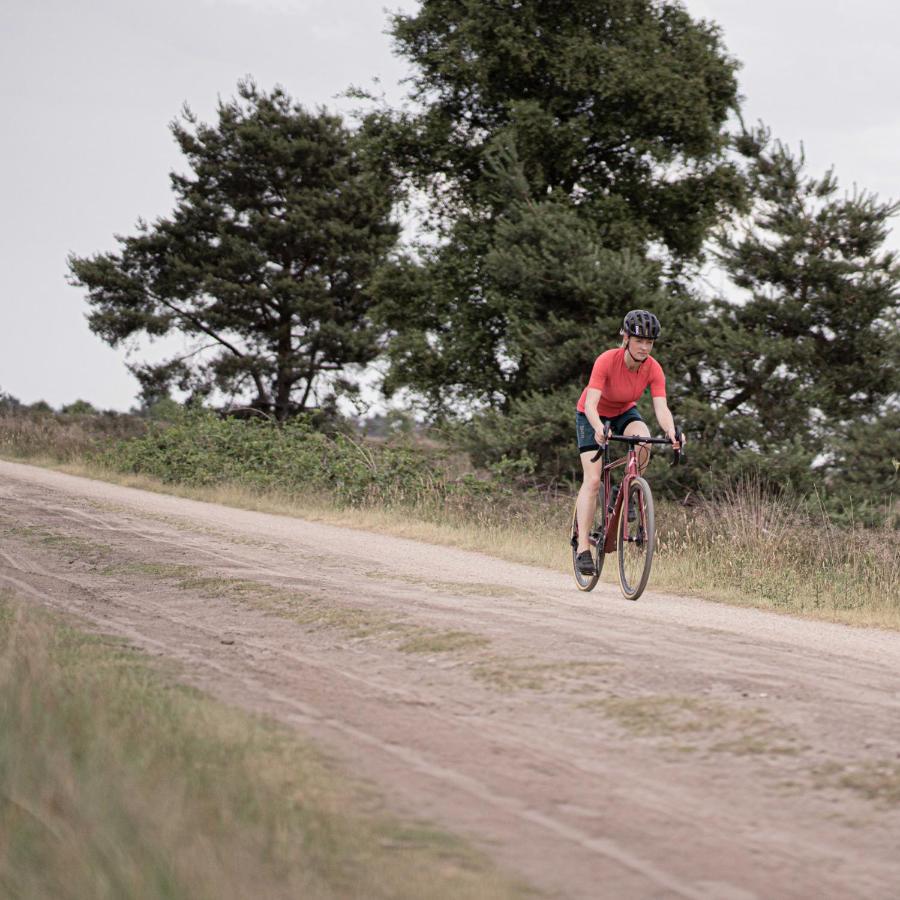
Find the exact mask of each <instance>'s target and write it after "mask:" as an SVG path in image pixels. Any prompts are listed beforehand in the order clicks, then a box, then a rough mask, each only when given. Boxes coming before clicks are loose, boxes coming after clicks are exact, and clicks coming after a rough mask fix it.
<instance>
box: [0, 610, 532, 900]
mask: <svg viewBox="0 0 900 900" xmlns="http://www.w3.org/2000/svg"><path fill="white" fill-rule="evenodd" d="M0 894H2V895H3V896H8V897H54V898H64V900H65V898H73V900H75V898H82V897H109V898H112V897H129V898H148V900H149V898H159V897H167V898H171V900H179V898H245V897H271V898H279V897H284V898H296V897H303V898H311V900H318V898H323V900H324V898H356V897H358V898H410V900H413V898H421V897H426V896H427V897H436V898H448V900H449V898H459V897H464V898H473V900H475V898H478V900H481V898H509V897H520V896H533V894H532V893H531V892H530V891H529V890H527V889H526V888H525V887H524V886H522V885H521V884H518V883H515V882H513V881H512V880H511V879H509V878H507V877H506V876H504V875H502V874H500V873H498V872H497V871H496V870H495V869H494V868H493V867H492V866H491V864H490V863H489V862H488V861H487V860H486V858H485V857H484V856H483V855H482V854H480V853H478V852H476V851H475V850H473V849H472V848H471V847H470V846H468V845H467V844H466V843H465V842H463V841H462V840H460V839H459V838H457V837H455V836H453V835H451V834H448V833H446V832H443V831H441V830H439V829H436V828H433V827H432V826H430V825H429V824H428V823H423V822H415V821H413V822H404V821H400V820H398V819H396V818H392V817H390V816H389V815H387V814H386V813H385V812H384V809H383V803H382V801H381V800H380V799H379V798H378V797H377V796H376V795H375V794H374V792H373V790H372V789H371V788H369V787H367V786H365V785H362V784H359V783H355V782H353V781H352V779H349V778H347V776H346V774H345V773H343V772H341V771H339V770H338V769H337V768H336V767H335V765H334V764H333V763H331V762H329V761H328V760H327V759H325V758H324V757H323V756H321V754H320V753H319V752H318V751H317V750H316V749H315V748H313V747H312V746H311V745H310V744H308V743H306V742H304V741H303V740H301V739H300V738H298V736H297V735H295V734H293V733H291V732H290V731H288V730H287V729H284V728H280V727H278V726H276V725H274V724H272V723H271V722H269V721H267V720H265V719H262V718H257V717H252V716H249V715H247V714H244V713H242V712H240V711H238V710H235V709H232V708H229V707H227V706H225V705H223V704H220V703H218V702H216V701H214V700H212V699H210V698H208V697H206V696H204V695H202V694H201V693H199V692H197V691H195V690H192V689H189V688H185V687H183V686H180V685H179V684H178V683H177V672H175V671H174V670H173V669H172V668H170V667H163V666H162V665H160V664H158V663H154V664H152V665H151V664H150V663H148V661H147V660H146V659H145V658H143V657H142V656H140V655H139V654H137V653H135V652H134V651H131V650H129V649H128V648H126V647H125V646H124V645H123V644H122V643H120V642H119V641H117V640H113V639H110V638H107V637H98V636H96V635H88V634H85V633H83V632H80V631H78V630H76V629H75V628H73V627H70V626H69V625H67V624H63V623H62V622H61V620H59V619H57V618H55V617H51V616H50V615H49V614H46V613H42V612H38V611H35V610H33V609H30V608H27V607H26V606H25V605H24V604H19V603H18V602H17V601H16V600H15V599H14V598H12V597H11V596H9V595H2V596H0Z"/></svg>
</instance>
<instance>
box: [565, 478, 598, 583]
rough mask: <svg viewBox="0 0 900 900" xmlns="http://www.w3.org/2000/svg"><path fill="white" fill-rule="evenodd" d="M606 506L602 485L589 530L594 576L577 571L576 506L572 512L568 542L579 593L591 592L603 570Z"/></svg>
mask: <svg viewBox="0 0 900 900" xmlns="http://www.w3.org/2000/svg"><path fill="white" fill-rule="evenodd" d="M605 504H606V494H605V493H604V490H603V485H600V496H599V497H598V499H597V511H596V512H595V513H594V523H593V526H592V530H591V537H590V543H591V555H592V556H593V557H594V574H593V575H582V574H581V572H579V571H578V561H577V557H578V516H577V511H578V505H577V503H576V505H575V509H574V510H573V512H572V531H571V534H570V536H569V542H570V543H571V544H572V571H573V572H574V574H575V584H576V585H577V586H578V590H579V591H592V590H593V589H594V588H595V587H596V586H597V582H598V581H599V580H600V571H601V570H602V569H603V558H604V551H603V521H604V512H605Z"/></svg>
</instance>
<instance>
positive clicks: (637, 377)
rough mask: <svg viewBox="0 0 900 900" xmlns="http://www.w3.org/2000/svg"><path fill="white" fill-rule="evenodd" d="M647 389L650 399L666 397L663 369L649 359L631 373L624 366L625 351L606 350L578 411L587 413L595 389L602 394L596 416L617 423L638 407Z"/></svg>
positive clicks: (651, 358) (584, 391)
mask: <svg viewBox="0 0 900 900" xmlns="http://www.w3.org/2000/svg"><path fill="white" fill-rule="evenodd" d="M648 386H649V387H650V396H651V397H665V396H666V376H665V375H664V374H663V370H662V366H661V365H660V364H659V363H658V362H657V361H656V360H655V359H654V358H653V357H652V356H648V357H647V358H646V359H645V360H644V361H643V362H642V363H641V366H640V368H639V369H638V370H637V371H636V372H632V371H631V370H630V369H629V368H628V366H626V365H625V348H624V347H617V348H616V349H615V350H607V351H606V352H605V353H601V354H600V355H599V356H598V357H597V359H596V360H595V362H594V368H593V369H592V370H591V380H590V381H589V382H588V385H587V387H586V388H585V389H584V390H583V391H582V392H581V399H580V400H579V401H578V411H579V412H584V401H585V399H586V398H587V392H588V388H595V389H596V390H598V391H600V400H599V402H598V403H597V412H598V413H599V414H600V415H601V416H602V417H603V418H604V419H614V418H615V417H616V416H620V415H622V413H623V412H626V411H627V410H629V409H631V407H632V406H635V405H636V403H637V400H638V398H639V397H640V396H641V394H643V393H644V391H645V390H646V389H647V387H648Z"/></svg>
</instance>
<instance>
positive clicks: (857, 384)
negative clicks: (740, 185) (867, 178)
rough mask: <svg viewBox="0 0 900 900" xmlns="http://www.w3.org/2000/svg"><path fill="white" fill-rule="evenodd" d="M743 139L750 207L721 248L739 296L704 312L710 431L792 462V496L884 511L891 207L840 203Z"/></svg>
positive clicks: (842, 199)
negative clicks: (710, 336)
mask: <svg viewBox="0 0 900 900" xmlns="http://www.w3.org/2000/svg"><path fill="white" fill-rule="evenodd" d="M743 142H744V145H745V148H746V150H747V152H748V155H749V157H750V159H751V165H750V170H749V177H750V180H751V184H752V186H753V195H754V198H755V199H754V205H753V210H752V213H751V214H750V215H749V216H747V217H746V218H745V219H744V220H743V221H742V222H740V223H739V225H738V227H737V228H735V229H733V230H730V231H729V232H727V233H725V234H723V236H722V239H721V241H720V244H719V247H720V258H721V261H722V263H723V265H724V266H725V268H726V270H727V271H728V273H729V274H730V276H731V277H732V279H733V281H734V283H735V285H736V286H737V287H739V288H741V289H742V290H743V292H744V296H743V297H742V298H741V299H740V301H738V302H728V301H725V300H720V301H719V302H717V303H716V304H715V307H714V310H713V312H714V315H716V316H718V318H719V321H720V323H721V327H722V329H723V333H727V335H728V344H729V352H728V353H727V354H725V355H723V356H722V357H721V362H720V366H719V368H718V369H717V370H716V371H714V372H712V373H711V377H710V379H709V380H708V382H707V391H706V399H707V401H708V403H709V406H710V408H711V410H712V412H713V415H712V416H710V417H709V424H710V429H709V430H710V431H711V432H713V433H714V434H715V433H717V434H716V436H717V437H719V438H720V439H721V438H723V437H724V438H725V443H726V444H727V445H728V446H730V447H732V448H734V449H736V450H739V451H748V450H750V451H759V452H760V453H762V454H763V455H764V456H765V457H766V458H767V460H768V459H769V458H772V459H774V460H775V461H776V463H775V464H776V465H777V464H778V462H779V461H780V462H782V463H783V462H784V461H786V460H792V461H793V462H792V463H791V464H790V465H791V468H793V469H795V470H797V473H798V474H799V476H800V478H801V485H803V484H804V483H805V485H806V486H807V487H808V486H810V484H811V482H812V480H813V478H814V477H815V478H816V479H817V480H819V481H823V480H824V482H825V484H826V486H827V487H828V489H829V490H830V492H832V493H837V494H838V495H840V494H841V493H843V494H844V495H845V496H847V495H848V494H849V493H850V492H851V490H852V492H853V493H855V494H856V495H857V496H859V495H860V494H862V496H863V497H866V498H869V499H870V500H874V501H876V502H879V501H880V500H881V499H882V497H883V495H884V493H885V492H890V491H891V490H892V489H893V490H896V488H897V477H896V472H895V471H892V465H891V459H892V457H894V456H896V455H897V454H896V451H895V450H892V448H891V443H892V441H891V436H893V438H894V441H893V442H894V443H896V440H895V439H896V434H897V425H898V412H897V411H898V401H900V368H898V365H897V362H898V360H900V327H898V324H900V266H898V263H897V258H896V254H895V253H893V252H887V251H885V250H884V248H883V245H884V241H885V239H886V237H887V234H888V228H889V222H890V219H891V217H892V216H893V215H894V214H895V213H896V211H897V209H898V205H896V204H893V203H882V202H879V201H878V200H877V199H876V198H875V197H872V196H870V195H868V194H865V193H859V192H854V193H853V194H851V195H845V196H841V195H839V194H838V184H837V180H836V179H835V177H834V175H833V173H831V172H828V173H826V174H825V175H824V176H822V177H821V178H815V177H811V176H809V175H806V174H805V172H804V160H803V155H802V154H800V155H799V156H796V155H794V154H792V153H791V152H790V151H789V150H788V148H786V147H785V146H784V145H782V144H780V143H778V142H775V143H774V144H772V143H771V142H770V139H769V135H768V133H767V132H766V131H764V130H759V131H757V132H754V133H748V134H746V135H745V136H744V138H743ZM716 418H718V421H715V419H716ZM767 465H768V462H767Z"/></svg>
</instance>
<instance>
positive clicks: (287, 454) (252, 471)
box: [0, 417, 900, 628]
mask: <svg viewBox="0 0 900 900" xmlns="http://www.w3.org/2000/svg"><path fill="white" fill-rule="evenodd" d="M5 427H6V426H5V425H4V423H3V421H0V454H2V455H5V456H8V457H13V458H20V459H25V460H27V461H31V462H40V463H42V464H47V463H48V460H52V459H56V460H57V461H58V462H65V461H68V469H69V471H73V472H77V473H79V474H87V475H90V476H91V477H96V478H103V479H106V480H112V481H116V482H118V483H122V484H129V485H134V486H137V487H143V488H146V489H150V490H157V491H164V492H167V493H173V494H177V495H180V496H186V497H193V498H196V499H203V500H210V501H213V502H218V503H225V504H228V505H233V506H238V507H244V508H249V509H257V510H261V511H267V512H276V513H282V514H286V515H295V516H301V517H304V518H312V519H318V520H321V521H327V522H330V523H333V524H337V525H346V526H350V527H354V528H362V529H367V530H375V531H381V532H385V533H389V534H394V535H398V536H405V537H412V538H416V539H418V540H423V541H427V542H431V543H435V544H444V545H450V546H457V547H461V548H464V549H474V550H480V551H482V552H484V553H487V554H490V555H493V556H497V557H499V558H502V559H508V560H511V561H514V562H523V563H530V564H534V565H539V566H544V567H547V568H551V569H556V570H558V571H564V572H568V571H570V570H571V557H570V550H569V547H568V544H567V534H568V530H569V522H570V516H571V509H572V507H571V504H572V500H571V498H570V497H567V496H560V495H547V494H538V493H536V492H533V491H532V492H528V491H517V490H514V489H511V488H510V487H509V484H508V479H506V478H504V477H494V478H487V479H478V478H476V477H475V476H474V475H473V474H472V473H471V472H466V471H465V468H464V466H463V467H460V465H459V462H458V460H451V461H448V459H447V458H446V457H443V458H442V457H441V454H440V453H438V452H435V450H434V449H433V448H432V449H429V450H427V451H423V450H422V449H421V448H420V449H418V450H417V449H416V448H413V447H409V446H405V447H404V446H400V447H392V446H384V445H371V444H370V445H366V444H362V443H360V442H358V441H355V440H354V439H352V438H342V437H337V438H328V437H326V436H324V435H321V434H318V433H315V432H312V431H310V430H309V429H308V428H306V427H305V426H304V425H303V424H302V423H298V424H297V425H296V426H292V427H290V428H285V429H275V428H271V427H268V426H266V425H265V424H260V423H256V422H254V423H240V422H233V421H226V422H222V421H221V420H217V419H215V418H214V417H200V418H193V419H191V418H186V419H185V420H184V421H182V422H180V423H178V424H176V425H175V426H172V427H170V428H168V429H165V430H162V429H155V430H154V429H151V430H150V431H149V432H148V433H146V434H144V435H139V436H136V437H133V438H131V439H130V440H128V441H125V442H120V443H111V442H110V441H106V443H103V444H101V448H102V449H101V451H100V452H94V453H93V455H89V454H86V453H81V455H80V456H79V455H78V453H77V452H75V451H74V450H73V449H72V439H71V438H70V437H68V436H67V434H66V433H65V432H63V431H60V432H59V433H58V434H56V435H54V433H53V432H52V428H51V427H50V426H46V428H45V429H44V430H43V431H42V432H41V434H42V438H41V439H42V440H43V441H44V443H43V444H41V443H40V441H39V440H38V439H37V438H36V437H35V436H34V435H32V434H30V433H26V432H21V429H20V432H18V433H17V432H15V431H14V429H8V430H5ZM23 434H24V437H23ZM83 443H84V441H82V443H81V444H79V445H78V446H82V445H83ZM39 446H40V447H41V448H42V450H41V453H42V454H43V455H40V456H39V455H37V454H38V449H37V448H38V447H39ZM648 477H649V479H650V481H651V483H652V481H653V467H652V466H651V469H650V470H649V472H648ZM895 518H896V515H895V513H894V512H893V511H892V510H891V509H886V511H885V516H884V524H883V525H882V526H881V527H867V528H863V527H861V526H854V525H852V524H851V525H849V526H848V525H840V526H839V525H837V524H835V523H834V522H833V521H832V520H831V519H830V518H829V517H828V516H827V515H825V514H824V513H823V514H822V515H815V514H811V513H810V512H809V507H808V505H807V504H803V503H801V502H800V501H799V500H796V499H795V500H791V499H790V498H788V497H785V496H778V495H776V494H773V493H772V492H771V491H770V490H767V489H764V488H763V486H761V485H760V484H758V483H757V484H754V483H744V484H741V485H737V486H736V487H734V488H733V489H731V490H729V491H727V492H725V493H723V494H722V495H721V496H720V497H718V498H716V500H715V501H714V502H700V503H697V504H696V505H693V506H691V507H689V508H686V507H683V506H680V505H676V504H672V503H666V502H660V501H658V502H657V516H656V521H657V529H658V549H657V556H656V560H655V562H654V567H653V573H652V576H651V586H652V588H654V589H657V590H666V591H673V592H678V593H687V594H696V595H699V596H703V597H706V598H708V599H712V600H718V601H723V602H729V603H735V604H739V605H745V606H755V607H761V608H766V609H773V610H779V611H783V612H788V613H792V614H798V615H803V616H810V617H815V618H822V619H828V620H832V621H839V622H846V623H849V624H855V625H874V626H881V627H888V628H900V532H898V530H897V529H896V528H895V527H893V526H892V523H893V521H894V520H895ZM615 568H616V566H615V559H610V560H608V561H607V565H606V570H605V572H604V574H603V580H604V581H607V582H613V581H614V579H615Z"/></svg>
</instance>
